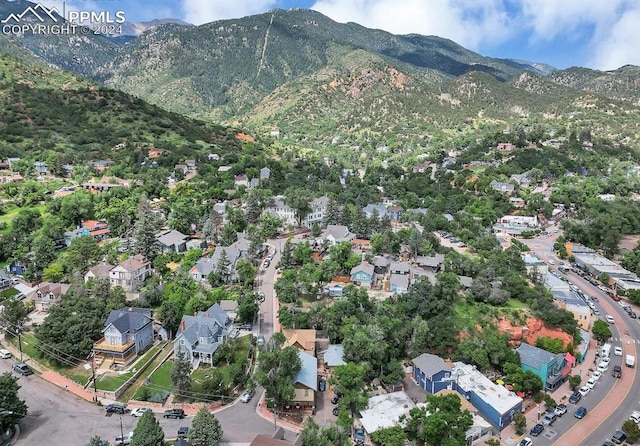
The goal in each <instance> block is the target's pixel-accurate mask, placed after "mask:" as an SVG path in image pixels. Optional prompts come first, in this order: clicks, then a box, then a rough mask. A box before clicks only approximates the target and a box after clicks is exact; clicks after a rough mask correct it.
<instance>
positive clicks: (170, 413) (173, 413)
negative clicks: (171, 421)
mask: <svg viewBox="0 0 640 446" xmlns="http://www.w3.org/2000/svg"><path fill="white" fill-rule="evenodd" d="M162 416H163V417H164V418H175V419H183V418H184V417H185V416H186V415H185V414H184V410H182V409H169V410H165V411H164V414H162Z"/></svg>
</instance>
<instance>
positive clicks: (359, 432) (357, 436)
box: [353, 427, 364, 445]
mask: <svg viewBox="0 0 640 446" xmlns="http://www.w3.org/2000/svg"><path fill="white" fill-rule="evenodd" d="M353 438H354V440H356V444H357V445H362V444H364V429H362V428H361V427H359V428H357V429H356V430H355V431H354V433H353Z"/></svg>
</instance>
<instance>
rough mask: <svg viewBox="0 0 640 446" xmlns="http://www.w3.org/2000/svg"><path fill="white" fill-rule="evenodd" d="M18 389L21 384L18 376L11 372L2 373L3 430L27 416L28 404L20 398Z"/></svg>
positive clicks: (0, 418) (0, 395)
mask: <svg viewBox="0 0 640 446" xmlns="http://www.w3.org/2000/svg"><path fill="white" fill-rule="evenodd" d="M18 390H20V386H19V385H18V380H17V378H15V377H14V376H13V375H11V373H9V372H5V373H3V374H2V375H0V401H2V411H0V425H1V427H2V429H3V430H6V429H8V428H10V427H12V426H15V425H16V424H18V423H19V422H20V420H22V419H23V418H24V417H26V416H27V405H26V403H25V402H24V401H23V400H21V399H20V398H18Z"/></svg>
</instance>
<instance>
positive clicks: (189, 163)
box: [184, 160, 196, 170]
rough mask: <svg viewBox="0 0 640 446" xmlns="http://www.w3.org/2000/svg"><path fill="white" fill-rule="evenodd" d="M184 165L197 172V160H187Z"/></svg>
mask: <svg viewBox="0 0 640 446" xmlns="http://www.w3.org/2000/svg"><path fill="white" fill-rule="evenodd" d="M184 164H185V165H186V166H187V169H189V170H196V160H185V162H184Z"/></svg>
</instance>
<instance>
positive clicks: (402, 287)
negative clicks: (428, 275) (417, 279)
mask: <svg viewBox="0 0 640 446" xmlns="http://www.w3.org/2000/svg"><path fill="white" fill-rule="evenodd" d="M408 290H409V276H408V275H406V274H391V279H390V291H391V292H392V293H398V294H404V293H406V292H407V291H408Z"/></svg>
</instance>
